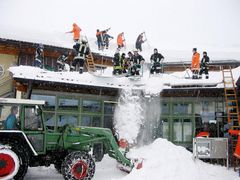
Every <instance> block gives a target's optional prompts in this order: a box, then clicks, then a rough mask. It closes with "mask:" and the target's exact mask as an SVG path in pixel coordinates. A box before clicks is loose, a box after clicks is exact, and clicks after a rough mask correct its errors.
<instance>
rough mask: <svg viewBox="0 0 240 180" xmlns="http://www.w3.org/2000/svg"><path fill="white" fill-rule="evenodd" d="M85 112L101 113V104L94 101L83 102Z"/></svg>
mask: <svg viewBox="0 0 240 180" xmlns="http://www.w3.org/2000/svg"><path fill="white" fill-rule="evenodd" d="M82 106H83V112H93V113H99V112H101V102H100V101H94V100H83V105H82Z"/></svg>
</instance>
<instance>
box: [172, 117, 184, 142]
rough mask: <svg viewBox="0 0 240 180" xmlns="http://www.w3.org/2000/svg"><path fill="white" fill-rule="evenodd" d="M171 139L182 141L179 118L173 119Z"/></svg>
mask: <svg viewBox="0 0 240 180" xmlns="http://www.w3.org/2000/svg"><path fill="white" fill-rule="evenodd" d="M173 141H175V142H180V141H182V121H181V119H174V120H173Z"/></svg>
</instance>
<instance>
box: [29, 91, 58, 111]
mask: <svg viewBox="0 0 240 180" xmlns="http://www.w3.org/2000/svg"><path fill="white" fill-rule="evenodd" d="M31 99H34V100H44V101H45V102H46V105H45V106H44V107H46V108H51V109H54V108H55V105H56V97H55V96H50V95H38V94H32V96H31Z"/></svg>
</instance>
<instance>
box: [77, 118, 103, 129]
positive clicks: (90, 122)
mask: <svg viewBox="0 0 240 180" xmlns="http://www.w3.org/2000/svg"><path fill="white" fill-rule="evenodd" d="M101 119H102V118H101V116H88V115H83V116H82V122H81V126H92V127H101V126H102V123H101Z"/></svg>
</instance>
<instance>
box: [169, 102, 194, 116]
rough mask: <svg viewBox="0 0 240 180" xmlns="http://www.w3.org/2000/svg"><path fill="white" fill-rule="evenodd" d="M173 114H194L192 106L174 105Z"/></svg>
mask: <svg viewBox="0 0 240 180" xmlns="http://www.w3.org/2000/svg"><path fill="white" fill-rule="evenodd" d="M173 113H174V114H192V104H188V103H174V104H173Z"/></svg>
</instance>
